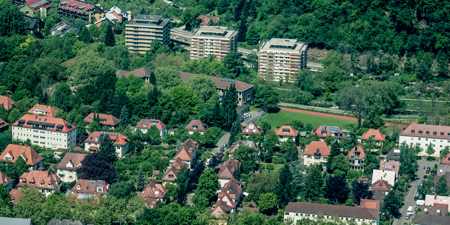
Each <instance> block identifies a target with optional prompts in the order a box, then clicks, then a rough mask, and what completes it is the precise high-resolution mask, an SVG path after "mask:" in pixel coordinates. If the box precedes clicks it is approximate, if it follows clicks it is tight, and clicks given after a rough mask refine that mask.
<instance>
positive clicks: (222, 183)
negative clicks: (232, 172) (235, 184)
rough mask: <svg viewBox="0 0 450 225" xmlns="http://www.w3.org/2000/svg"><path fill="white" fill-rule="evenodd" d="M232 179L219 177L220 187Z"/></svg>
mask: <svg viewBox="0 0 450 225" xmlns="http://www.w3.org/2000/svg"><path fill="white" fill-rule="evenodd" d="M230 180H231V179H225V178H219V183H220V188H223V186H225V184H226V183H228V182H229V181H230Z"/></svg>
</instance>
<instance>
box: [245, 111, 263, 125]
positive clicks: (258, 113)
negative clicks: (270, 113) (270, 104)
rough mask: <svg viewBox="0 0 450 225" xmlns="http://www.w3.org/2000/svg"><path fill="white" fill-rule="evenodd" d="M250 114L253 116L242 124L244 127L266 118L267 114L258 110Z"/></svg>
mask: <svg viewBox="0 0 450 225" xmlns="http://www.w3.org/2000/svg"><path fill="white" fill-rule="evenodd" d="M248 114H250V115H251V116H250V117H248V118H247V119H245V120H244V121H242V123H241V124H242V125H247V124H249V123H250V122H255V121H257V120H258V119H259V118H261V117H262V116H264V115H265V114H266V112H264V111H262V110H256V111H250V112H248Z"/></svg>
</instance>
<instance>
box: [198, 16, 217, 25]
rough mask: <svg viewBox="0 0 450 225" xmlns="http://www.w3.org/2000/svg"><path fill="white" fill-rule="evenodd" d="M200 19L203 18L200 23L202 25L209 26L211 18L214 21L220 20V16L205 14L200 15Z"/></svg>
mask: <svg viewBox="0 0 450 225" xmlns="http://www.w3.org/2000/svg"><path fill="white" fill-rule="evenodd" d="M198 19H199V20H201V21H200V25H202V26H207V25H208V24H209V21H211V20H212V21H213V23H217V22H219V18H217V17H209V16H204V15H198Z"/></svg>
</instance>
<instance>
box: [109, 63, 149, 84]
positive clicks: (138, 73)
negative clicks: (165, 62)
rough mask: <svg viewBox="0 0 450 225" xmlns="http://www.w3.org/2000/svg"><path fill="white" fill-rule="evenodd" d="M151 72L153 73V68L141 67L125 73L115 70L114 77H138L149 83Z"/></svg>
mask: <svg viewBox="0 0 450 225" xmlns="http://www.w3.org/2000/svg"><path fill="white" fill-rule="evenodd" d="M152 72H155V68H154V67H145V66H144V67H141V68H137V69H135V70H132V71H129V72H128V71H125V70H119V69H116V76H117V78H121V77H126V78H128V77H129V76H130V75H133V76H135V77H139V78H141V79H142V80H144V81H146V82H149V81H150V74H151V73H152Z"/></svg>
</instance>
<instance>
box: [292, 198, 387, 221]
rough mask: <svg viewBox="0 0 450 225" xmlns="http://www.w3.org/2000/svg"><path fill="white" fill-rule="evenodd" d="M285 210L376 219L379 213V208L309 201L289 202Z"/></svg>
mask: <svg viewBox="0 0 450 225" xmlns="http://www.w3.org/2000/svg"><path fill="white" fill-rule="evenodd" d="M284 211H285V212H294V213H309V214H319V213H322V214H323V215H327V216H333V215H338V216H339V217H347V218H353V217H355V218H361V219H370V220H377V219H378V216H379V214H380V210H376V209H370V208H362V207H351V206H342V205H328V204H318V203H310V202H289V204H288V205H287V206H286V209H285V210H284Z"/></svg>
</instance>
